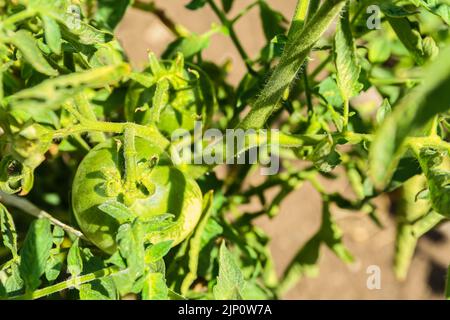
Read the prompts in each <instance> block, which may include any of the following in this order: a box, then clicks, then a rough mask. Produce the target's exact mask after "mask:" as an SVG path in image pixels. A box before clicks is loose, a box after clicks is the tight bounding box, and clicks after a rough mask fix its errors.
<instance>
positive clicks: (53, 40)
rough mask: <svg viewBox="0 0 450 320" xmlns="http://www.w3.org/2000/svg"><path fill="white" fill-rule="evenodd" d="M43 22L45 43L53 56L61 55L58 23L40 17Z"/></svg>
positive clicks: (47, 17) (45, 17)
mask: <svg viewBox="0 0 450 320" xmlns="http://www.w3.org/2000/svg"><path fill="white" fill-rule="evenodd" d="M41 18H42V21H43V22H44V31H45V41H46V43H47V45H48V47H49V48H50V50H52V51H53V52H54V53H55V54H58V55H59V54H61V44H62V36H61V30H60V28H59V25H58V23H57V22H56V21H55V20H54V19H52V18H51V17H49V16H47V15H42V16H41Z"/></svg>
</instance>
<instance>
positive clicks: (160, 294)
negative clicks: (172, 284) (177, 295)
mask: <svg viewBox="0 0 450 320" xmlns="http://www.w3.org/2000/svg"><path fill="white" fill-rule="evenodd" d="M168 294H169V289H168V288H167V285H166V279H165V278H164V275H163V274H161V273H149V274H148V275H147V276H146V278H145V282H144V287H143V289H142V299H143V300H167V299H168V298H169V296H168Z"/></svg>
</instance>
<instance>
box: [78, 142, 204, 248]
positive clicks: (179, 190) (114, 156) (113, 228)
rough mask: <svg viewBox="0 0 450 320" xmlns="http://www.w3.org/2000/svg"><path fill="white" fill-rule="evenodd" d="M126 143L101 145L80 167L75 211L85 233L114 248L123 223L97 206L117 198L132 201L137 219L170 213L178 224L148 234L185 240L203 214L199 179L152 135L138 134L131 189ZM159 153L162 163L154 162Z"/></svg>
mask: <svg viewBox="0 0 450 320" xmlns="http://www.w3.org/2000/svg"><path fill="white" fill-rule="evenodd" d="M121 144H122V142H121V141H118V140H115V141H112V140H110V141H107V142H104V143H102V144H99V145H97V146H96V147H95V148H93V149H92V150H91V151H90V152H89V153H88V155H87V156H86V157H85V158H84V159H83V161H82V162H81V164H80V166H79V167H78V170H77V173H76V175H75V179H74V181H73V187H72V206H73V212H74V215H75V217H76V220H77V222H78V225H79V226H80V228H81V230H82V231H83V233H84V234H85V235H86V237H87V238H88V239H89V240H91V241H92V242H93V243H94V244H95V245H96V246H98V247H99V248H100V249H102V250H104V251H106V252H108V253H112V252H114V250H115V248H116V242H115V235H116V233H117V229H118V228H119V226H120V224H119V222H118V221H117V220H116V219H115V218H113V217H112V216H110V215H108V214H107V213H105V212H103V211H101V210H100V209H99V208H98V207H99V205H101V204H103V203H105V202H106V201H108V200H116V201H119V202H121V203H124V204H125V205H127V206H128V208H129V209H130V211H131V212H132V213H133V214H135V215H136V217H137V218H139V219H143V220H145V219H149V218H152V217H154V216H158V215H162V214H165V213H170V214H173V215H174V216H175V218H174V222H175V224H174V225H173V226H171V227H170V228H169V229H166V230H164V231H162V232H160V233H158V234H154V233H152V234H151V235H149V236H148V237H147V238H148V240H149V241H151V242H153V243H156V242H159V241H164V240H173V241H174V242H173V245H174V246H175V245H177V244H178V243H180V242H181V241H183V240H184V239H185V238H186V237H187V236H188V235H189V234H190V233H191V232H192V231H193V229H194V228H195V226H196V225H197V223H198V221H199V219H200V216H201V213H202V193H201V191H200V188H199V186H198V185H197V183H196V182H195V180H193V179H191V178H189V177H187V176H186V175H185V174H184V173H182V172H181V171H180V170H179V169H177V168H176V167H174V166H173V165H172V164H171V162H170V159H169V157H168V155H167V154H165V153H164V151H163V150H162V149H161V148H159V147H158V146H155V145H153V144H152V143H151V142H149V141H148V140H145V139H142V138H136V140H135V147H136V150H137V157H136V162H137V176H138V178H137V181H136V188H134V189H133V190H132V191H130V190H129V188H128V187H127V186H126V184H125V178H124V175H125V172H124V171H125V170H124V158H123V150H122V148H120V146H121ZM155 157H158V158H159V162H158V164H157V165H156V166H155V167H153V165H152V163H154V159H155Z"/></svg>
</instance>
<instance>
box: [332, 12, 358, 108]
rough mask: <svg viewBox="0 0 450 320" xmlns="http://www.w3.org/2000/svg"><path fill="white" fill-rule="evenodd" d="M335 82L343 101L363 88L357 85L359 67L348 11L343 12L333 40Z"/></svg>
mask: <svg viewBox="0 0 450 320" xmlns="http://www.w3.org/2000/svg"><path fill="white" fill-rule="evenodd" d="M334 50H335V51H334V54H335V64H336V80H337V85H338V87H339V91H340V92H341V95H342V98H343V99H344V101H349V99H350V98H352V97H353V96H355V95H357V94H358V93H359V92H360V91H361V90H362V88H363V86H362V84H361V83H359V81H358V79H359V74H360V72H361V66H360V65H359V62H358V59H357V56H356V46H355V43H354V40H353V35H352V31H351V27H350V17H349V10H345V9H344V10H343V13H342V15H341V18H340V19H339V23H338V27H337V30H336V35H335V38H334Z"/></svg>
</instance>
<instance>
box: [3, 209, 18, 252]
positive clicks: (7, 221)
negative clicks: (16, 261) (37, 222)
mask: <svg viewBox="0 0 450 320" xmlns="http://www.w3.org/2000/svg"><path fill="white" fill-rule="evenodd" d="M0 232H1V235H2V242H3V245H4V246H5V247H6V248H8V249H9V250H10V251H11V253H12V255H13V257H16V256H17V231H16V227H15V225H14V220H13V218H12V215H11V214H10V213H9V211H8V209H6V207H5V206H3V205H2V204H1V203H0Z"/></svg>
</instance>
